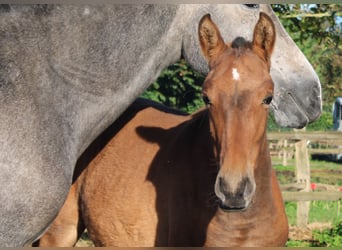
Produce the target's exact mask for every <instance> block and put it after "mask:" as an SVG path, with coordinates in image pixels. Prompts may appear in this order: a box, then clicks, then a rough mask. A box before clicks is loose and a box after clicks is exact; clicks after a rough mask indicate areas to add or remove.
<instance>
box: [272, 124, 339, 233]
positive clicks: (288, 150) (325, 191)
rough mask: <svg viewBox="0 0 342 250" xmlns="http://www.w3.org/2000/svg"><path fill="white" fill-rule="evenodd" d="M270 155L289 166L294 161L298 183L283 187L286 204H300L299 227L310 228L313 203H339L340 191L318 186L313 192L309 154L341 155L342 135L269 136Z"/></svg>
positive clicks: (300, 133) (296, 132)
mask: <svg viewBox="0 0 342 250" xmlns="http://www.w3.org/2000/svg"><path fill="white" fill-rule="evenodd" d="M268 140H269V146H270V152H271V155H273V156H278V157H279V158H282V162H283V165H285V166H286V165H287V160H288V159H289V158H294V159H295V165H296V170H295V176H296V183H291V184H286V185H281V188H282V194H283V199H284V201H297V226H298V227H301V228H305V227H306V226H307V224H308V217H309V209H310V201H312V200H321V201H338V200H341V199H342V192H341V191H340V190H338V187H334V186H329V185H322V184H318V186H317V187H316V189H315V190H319V191H317V192H312V190H311V183H310V160H309V159H310V154H314V153H315V154H332V155H334V154H335V155H337V154H342V132H337V131H336V132H335V131H329V132H306V131H300V130H295V131H294V132H276V133H268Z"/></svg>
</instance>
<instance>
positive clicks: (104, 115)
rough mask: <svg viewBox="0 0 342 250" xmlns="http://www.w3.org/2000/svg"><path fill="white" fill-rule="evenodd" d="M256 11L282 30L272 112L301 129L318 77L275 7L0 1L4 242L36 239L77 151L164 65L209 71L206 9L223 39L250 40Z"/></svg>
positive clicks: (314, 108) (315, 99)
mask: <svg viewBox="0 0 342 250" xmlns="http://www.w3.org/2000/svg"><path fill="white" fill-rule="evenodd" d="M260 11H263V12H265V13H267V14H268V15H269V16H271V18H272V19H273V21H274V23H275V26H276V32H277V38H276V45H275V51H274V53H273V57H272V62H274V63H273V65H272V68H271V75H272V77H273V80H274V82H275V85H276V87H275V96H274V102H273V111H274V114H275V118H276V121H277V122H278V124H280V125H283V126H290V127H303V126H305V125H306V124H308V123H309V122H312V121H314V120H315V119H317V117H319V115H320V113H321V87H320V82H319V79H318V77H317V75H316V74H315V72H314V70H313V68H312V66H311V65H310V64H309V63H308V61H307V59H306V58H305V57H304V55H303V54H302V52H301V51H300V50H299V49H298V48H297V47H296V45H295V44H294V42H293V41H292V40H291V39H290V37H289V36H288V35H287V34H286V32H285V30H284V29H283V27H282V26H281V24H280V23H279V20H278V19H277V17H276V16H275V15H274V13H273V12H272V10H271V8H270V6H268V5H260V6H259V5H255V4H252V5H242V4H241V5H231V4H228V5H193V4H192V5H91V6H86V5H73V6H71V5H13V6H9V5H1V7H0V114H1V119H0V204H1V206H0V246H1V247H6V246H23V245H29V244H30V243H31V242H32V241H34V240H35V239H37V238H39V236H40V235H41V234H42V233H43V232H44V231H45V230H46V229H47V227H48V226H49V224H50V223H51V222H52V220H53V219H54V218H55V216H56V214H57V212H58V211H59V209H60V207H61V206H62V204H63V202H64V200H65V198H66V195H67V194H68V191H69V187H70V185H71V181H72V175H73V170H74V166H75V163H76V161H77V159H78V157H79V156H80V155H81V154H82V152H83V151H84V150H85V149H86V148H87V146H88V145H89V144H90V143H91V142H92V141H93V140H94V139H95V138H96V137H97V136H98V135H99V134H100V133H101V132H102V131H103V130H104V129H105V128H107V127H108V126H109V125H110V124H111V123H112V122H113V121H114V120H115V119H116V118H117V117H118V116H119V115H120V114H121V113H122V112H123V111H124V110H125V108H126V107H128V105H129V104H130V103H132V102H133V100H134V99H135V98H136V97H137V96H138V95H139V94H141V93H142V92H143V90H144V89H145V88H146V87H147V86H149V84H150V83H151V82H152V81H153V80H154V79H156V78H157V77H158V75H159V73H160V71H161V70H162V69H163V68H165V67H166V66H168V65H170V64H171V63H173V62H175V61H176V60H177V59H179V58H180V57H181V56H183V57H184V58H185V59H186V60H187V62H188V63H189V64H191V65H192V66H193V67H194V68H195V69H196V70H199V71H201V72H204V73H205V72H207V70H208V69H207V65H206V63H205V60H204V58H202V56H201V54H200V48H199V47H200V46H199V44H198V41H197V26H198V22H199V20H200V18H201V17H202V16H203V15H205V14H207V13H210V14H211V16H212V18H213V20H214V21H215V23H217V24H218V26H219V27H220V29H221V30H222V33H223V34H224V36H225V37H224V38H225V40H232V39H233V38H234V37H236V36H237V35H241V34H242V35H243V36H244V37H245V38H246V39H251V37H252V31H253V27H254V25H255V23H256V22H257V20H258V17H259V12H260Z"/></svg>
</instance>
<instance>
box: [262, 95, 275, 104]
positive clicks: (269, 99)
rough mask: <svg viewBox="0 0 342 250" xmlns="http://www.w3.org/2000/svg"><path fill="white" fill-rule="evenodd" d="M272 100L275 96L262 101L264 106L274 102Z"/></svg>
mask: <svg viewBox="0 0 342 250" xmlns="http://www.w3.org/2000/svg"><path fill="white" fill-rule="evenodd" d="M272 100H273V96H268V97H266V98H265V99H264V100H263V101H262V104H266V105H269V104H270V103H271V102H272Z"/></svg>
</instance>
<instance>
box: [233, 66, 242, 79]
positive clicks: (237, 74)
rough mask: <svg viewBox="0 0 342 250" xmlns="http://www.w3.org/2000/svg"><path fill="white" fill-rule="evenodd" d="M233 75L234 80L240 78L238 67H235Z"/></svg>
mask: <svg viewBox="0 0 342 250" xmlns="http://www.w3.org/2000/svg"><path fill="white" fill-rule="evenodd" d="M232 75H233V80H235V81H237V80H240V74H239V72H238V71H237V69H236V68H233V71H232Z"/></svg>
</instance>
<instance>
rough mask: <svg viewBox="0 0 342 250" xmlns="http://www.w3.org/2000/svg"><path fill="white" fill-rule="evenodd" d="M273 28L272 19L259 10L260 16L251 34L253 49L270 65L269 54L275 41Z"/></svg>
mask: <svg viewBox="0 0 342 250" xmlns="http://www.w3.org/2000/svg"><path fill="white" fill-rule="evenodd" d="M275 37H276V33H275V28H274V24H273V22H272V19H271V18H270V17H269V16H268V15H266V14H265V13H263V12H260V17H259V20H258V22H257V24H256V25H255V28H254V34H253V50H254V51H255V52H256V53H257V54H258V55H259V56H260V57H262V58H264V59H265V60H266V62H267V64H268V68H270V67H271V54H272V51H273V47H274V42H275Z"/></svg>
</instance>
